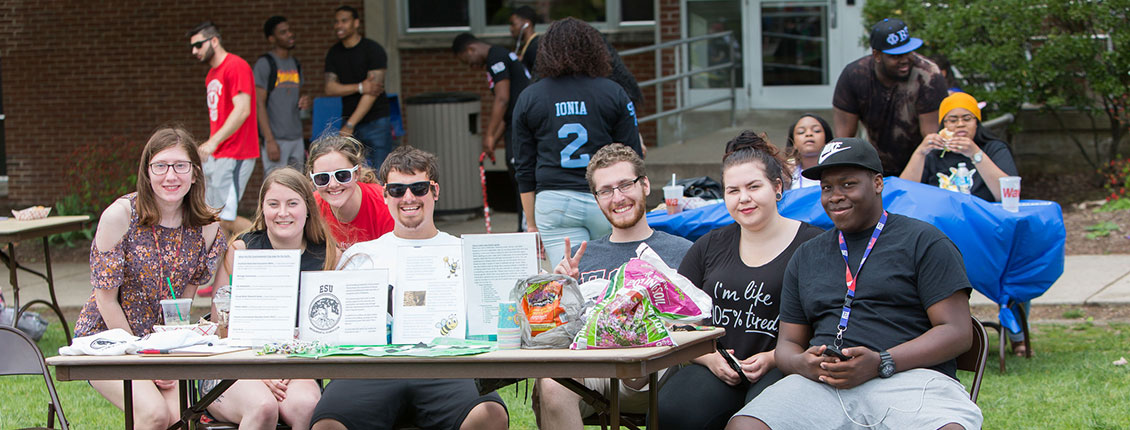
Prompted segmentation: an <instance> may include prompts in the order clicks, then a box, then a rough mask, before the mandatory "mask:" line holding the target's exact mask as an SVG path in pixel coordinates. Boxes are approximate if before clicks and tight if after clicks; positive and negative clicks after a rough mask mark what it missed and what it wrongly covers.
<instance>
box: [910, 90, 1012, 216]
mask: <svg viewBox="0 0 1130 430" xmlns="http://www.w3.org/2000/svg"><path fill="white" fill-rule="evenodd" d="M938 122H940V123H941V124H942V127H943V130H942V131H940V132H938V133H931V134H928V135H926V137H925V138H923V139H922V143H921V144H919V145H918V148H917V149H915V150H914V154H913V155H911V157H910V161H909V162H908V163H907V164H906V169H903V171H902V174H901V175H899V177H900V178H902V179H906V180H908V181H914V182H921V183H924V184H930V185H934V186H940V187H942V188H946V189H950V190H953V191H957V190H958V188H957V185H956V183H954V182H953V179H954V177H955V176H956V175H955V172H957V167H958V163H965V166H966V167H967V168H968V169H969V170H970V171H973V186H972V187H970V191H969V193H970V194H973V195H975V196H977V197H980V198H982V199H984V200H986V201H990V202H999V201H1000V200H1001V185H1000V178H1003V177H1005V176H1016V175H1018V174H1019V173H1018V172H1017V170H1016V163H1015V162H1014V161H1013V160H1012V151H1010V150H1009V148H1008V144H1007V143H1005V142H1004V141H1001V140H1000V139H997V138H996V136H993V135H992V134H990V133H989V131H988V130H986V129H985V127H982V126H981V108H980V107H978V106H977V100H976V99H974V98H973V96H971V95H969V94H966V93H953V94H951V95H950V96H949V97H946V98H945V99H944V100H942V105H941V107H940V108H939V109H938ZM943 134H945V135H947V136H951V137H949V138H948V139H947V138H945V137H943V136H942V135H943Z"/></svg>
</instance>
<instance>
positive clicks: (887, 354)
mask: <svg viewBox="0 0 1130 430" xmlns="http://www.w3.org/2000/svg"><path fill="white" fill-rule="evenodd" d="M880 170H882V166H881V164H880V162H879V156H878V153H876V151H875V148H874V147H873V146H871V144H869V143H867V142H866V141H864V140H862V139H855V138H846V139H836V140H833V141H831V142H829V143H828V144H827V145H826V146H824V150H823V151H822V152H821V154H820V164H818V165H816V166H815V167H811V168H808V169H805V170H804V176H805V177H807V178H809V179H819V180H820V187H821V193H820V203H821V204H822V205H823V206H824V211H825V212H827V213H828V217H829V218H831V219H832V223H833V224H835V228H834V229H832V230H828V231H826V232H824V233H822V234H820V235H819V236H816V237H814V238H812V239H811V240H809V241H808V242H805V243H804V244H803V245H801V246H800V247H799V248H798V249H797V251H796V253H795V254H793V257H792V259H790V260H789V264H788V268H787V269H786V270H785V278H784V284H783V288H782V292H781V293H782V294H781V327H780V333H779V335H780V337H779V338H778V340H777V348H776V361H777V367H778V368H779V369H780V370H781V371H782V372H784V373H785V374H786V375H788V376H786V377H785V378H783V379H781V380H780V381H777V383H775V384H773V385H772V386H770V387H769V388H766V389H765V391H762V392H761V394H760V395H758V396H757V397H755V398H754V399H753V401H751V402H750V403H749V404H747V405H746V406H745V407H744V408H742V410H741V411H739V412H738V413H737V414H736V415H735V416H734V417H733V418H732V419H731V420H730V422H729V425H728V426H727V427H726V428H727V429H767V428H772V429H774V430H783V429H810V428H856V427H857V426H863V427H876V426H878V427H879V428H893V429H904V428H914V429H925V428H930V429H947V430H953V429H961V428H963V429H979V428H981V421H982V416H981V410H980V409H979V408H978V407H977V405H976V404H974V403H973V402H972V401H971V400H970V399H969V394H968V393H966V392H965V388H964V387H963V386H962V385H961V383H960V382H958V381H957V377H956V376H955V374H956V372H957V365H956V362H955V361H954V359H955V358H956V357H957V356H958V355H961V354H962V353H964V352H965V351H967V350H969V347H970V345H971V344H972V337H973V336H972V333H973V331H972V319H971V318H970V316H969V292H970V290H971V289H972V285H971V284H970V283H969V279H968V278H967V277H966V275H965V265H964V263H963V262H962V259H961V253H960V252H959V251H958V250H957V247H956V246H954V244H953V242H951V241H950V240H949V238H947V237H946V235H945V234H943V233H942V232H941V231H939V230H938V229H937V228H935V227H934V226H932V225H930V224H927V223H924V222H922V221H919V220H916V219H913V218H908V217H905V216H902V215H898V214H889V213H887V211H885V210H884V209H883V177H882V175H881V173H880ZM841 261H842V262H844V266H842V267H841V266H840V265H839V262H841ZM867 263H870V264H867ZM865 270H866V271H865ZM853 424H854V425H853Z"/></svg>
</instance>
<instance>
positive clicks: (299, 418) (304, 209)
mask: <svg viewBox="0 0 1130 430" xmlns="http://www.w3.org/2000/svg"><path fill="white" fill-rule="evenodd" d="M314 208H315V204H314V187H313V186H311V184H310V180H309V179H308V178H307V177H306V176H305V175H303V174H302V173H300V172H298V171H297V170H294V169H293V168H291V167H283V168H280V169H275V170H273V171H271V173H270V174H268V175H267V177H266V178H264V179H263V186H262V187H261V188H260V189H259V205H258V206H257V209H256V210H255V219H254V221H252V222H251V228H250V230H248V231H246V232H244V233H242V234H240V235H238V236H237V237H236V239H235V241H233V242H232V244H231V249H233V250H240V249H301V250H302V257H301V268H302V271H314V270H334V268H335V267H336V266H337V261H338V258H339V257H340V256H341V251H340V250H338V249H337V245H336V241H335V240H334V238H333V235H332V234H331V233H330V230H329V227H328V226H327V225H326V222H325V221H324V220H323V218H322V215H321V214H320V213H319V212H318V211H316V210H313V209H314ZM234 263H235V253H234V252H229V253H228V254H227V259H226V261H225V262H224V264H223V265H222V266H221V267H220V269H219V272H218V273H217V276H220V277H226V276H227V275H228V274H229V273H231V268H232V266H233V265H234ZM215 312H216V310H215V308H214V307H213V309H212V314H213V315H215V314H216V313H215ZM218 382H219V381H217V380H204V381H200V382H199V383H200V392H201V395H204V394H206V393H207V392H208V391H211V389H212V388H214V387H215V386H216V384H217V383H218ZM321 397H322V393H321V389H320V388H319V387H318V384H317V383H316V382H314V381H313V380H309V379H270V380H255V381H251V380H239V381H236V383H235V384H233V385H232V386H231V388H229V389H228V390H227V391H225V392H224V394H222V395H221V396H220V397H219V399H218V400H216V402H214V403H212V405H210V406H208V412H209V413H211V414H212V415H213V416H214V417H216V418H218V419H220V420H222V421H228V422H232V423H238V424H239V427H240V428H262V429H273V428H275V425H276V424H278V423H279V422H280V419H281V422H285V423H286V424H287V425H289V426H290V427H291V428H292V429H295V430H299V429H308V428H310V417H311V416H313V414H314V406H316V405H317V404H318V400H319V399H320V398H321Z"/></svg>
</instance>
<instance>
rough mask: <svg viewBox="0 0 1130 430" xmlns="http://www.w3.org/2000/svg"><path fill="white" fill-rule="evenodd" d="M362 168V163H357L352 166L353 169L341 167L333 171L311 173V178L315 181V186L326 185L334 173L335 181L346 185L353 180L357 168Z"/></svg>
mask: <svg viewBox="0 0 1130 430" xmlns="http://www.w3.org/2000/svg"><path fill="white" fill-rule="evenodd" d="M360 168H361V165H356V166H353V168H351V169H340V170H334V171H332V172H318V173H311V174H310V180H312V181H314V186H315V187H324V186H326V185H329V184H330V175H333V178H334V180H335V181H337V183H339V184H342V185H345V184H348V183H350V182H353V172H356V171H357V169H360Z"/></svg>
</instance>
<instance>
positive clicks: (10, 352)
mask: <svg viewBox="0 0 1130 430" xmlns="http://www.w3.org/2000/svg"><path fill="white" fill-rule="evenodd" d="M0 345H3V346H2V347H0V376H9V375H43V383H44V384H46V385H47V394H49V395H50V396H51V402H50V403H48V404H47V427H31V428H32V429H54V428H55V416H56V414H57V415H58V417H59V426H60V427H61V428H62V429H63V430H68V429H70V428H71V426H70V424H69V423H67V417H65V416H63V407H62V405H60V404H59V394H58V393H56V392H55V383H54V382H53V381H52V380H51V372H48V371H47V363H46V362H44V361H43V353H42V352H40V351H39V347H38V346H36V345H35V342H34V341H32V340H31V338H29V337H27V335H25V334H23V333H22V332H20V331H19V329H16V328H15V327H12V326H6V325H0Z"/></svg>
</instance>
